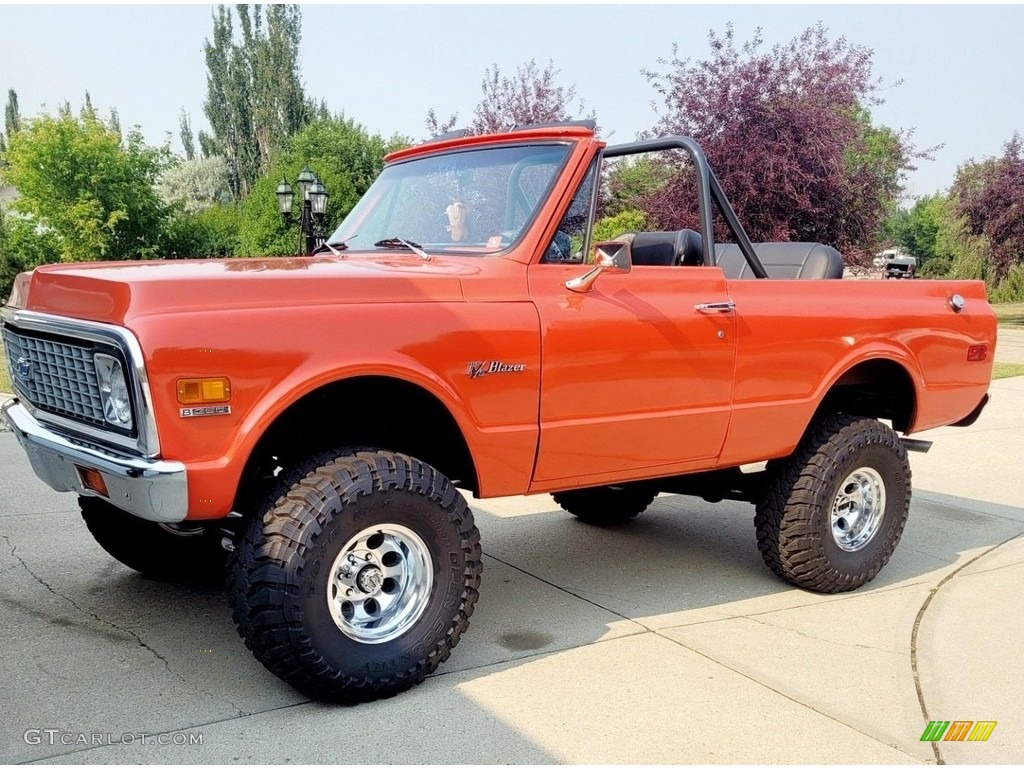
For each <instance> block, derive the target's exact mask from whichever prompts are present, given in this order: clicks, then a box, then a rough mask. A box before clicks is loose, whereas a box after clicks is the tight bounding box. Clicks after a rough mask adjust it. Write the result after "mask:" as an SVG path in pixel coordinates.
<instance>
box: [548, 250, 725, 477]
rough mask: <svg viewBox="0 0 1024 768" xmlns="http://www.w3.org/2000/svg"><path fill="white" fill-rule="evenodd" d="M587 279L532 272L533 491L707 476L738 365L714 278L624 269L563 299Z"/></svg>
mask: <svg viewBox="0 0 1024 768" xmlns="http://www.w3.org/2000/svg"><path fill="white" fill-rule="evenodd" d="M586 270H587V267H586V266H585V265H582V264H566V263H564V262H563V263H544V262H541V263H537V264H534V265H532V266H531V267H530V273H529V282H530V291H531V294H532V297H533V300H534V302H535V303H536V306H537V311H538V313H539V315H540V323H541V328H542V339H541V397H540V445H539V449H538V455H537V462H536V467H535V469H534V482H533V485H532V486H531V490H535V491H543V490H546V489H549V488H562V487H565V486H566V483H565V482H564V481H565V480H568V479H570V478H571V479H573V480H575V481H578V482H573V483H572V485H596V484H603V483H607V482H614V481H616V480H621V479H629V478H638V477H644V476H646V477H653V476H657V475H663V474H673V473H676V472H682V471H687V470H696V469H701V468H709V467H712V466H714V464H715V461H716V459H717V457H718V455H719V453H720V451H721V448H722V444H723V442H724V440H725V435H726V432H727V430H728V427H729V418H730V412H731V400H732V383H733V368H734V363H735V355H736V332H735V331H736V317H735V312H733V311H730V310H729V309H728V307H729V294H728V290H727V286H726V281H725V278H724V276H723V274H722V271H721V270H720V269H717V268H714V267H688V266H633V268H632V271H631V272H629V273H628V274H613V273H605V274H602V275H601V276H600V277H598V279H597V281H596V283H595V285H594V289H593V291H591V292H589V293H574V292H573V291H570V290H569V289H568V288H566V287H565V281H566V280H568V279H570V278H573V277H578V276H579V275H581V274H582V273H584V272H585V271H586ZM715 304H717V305H719V307H717V308H716V307H704V308H703V309H701V308H698V305H715Z"/></svg>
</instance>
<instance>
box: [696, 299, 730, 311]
mask: <svg viewBox="0 0 1024 768" xmlns="http://www.w3.org/2000/svg"><path fill="white" fill-rule="evenodd" d="M694 309H696V310H697V311H698V312H707V313H714V312H735V311H736V302H735V301H713V302H711V303H710V304H697V305H696V306H694Z"/></svg>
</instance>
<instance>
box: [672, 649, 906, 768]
mask: <svg viewBox="0 0 1024 768" xmlns="http://www.w3.org/2000/svg"><path fill="white" fill-rule="evenodd" d="M654 634H655V635H657V636H658V637H660V638H662V639H663V640H668V641H669V642H670V643H675V644H676V645H678V646H679V647H680V648H685V649H686V650H688V651H691V652H692V653H695V654H697V655H698V656H700V657H702V658H705V659H707V660H708V661H710V662H711V663H712V664H716V665H718V666H720V667H722V668H723V669H727V670H729V671H730V672H733V673H734V674H737V675H739V676H740V677H743V678H745V679H747V680H749V681H750V682H752V683H754V684H755V685H759V686H761V687H762V688H765V689H767V690H769V691H771V692H772V693H774V694H776V695H778V696H781V697H782V698H784V699H787V700H788V701H791V702H793V703H794V704H797V705H799V706H801V707H803V708H804V709H809V710H810V711H811V712H815V713H817V714H819V715H821V716H822V717H824V718H827V719H828V720H831V721H832V722H834V723H838V724H839V725H841V726H843V727H844V728H849V729H850V730H851V731H855V732H856V733H859V734H860V735H861V736H864V737H866V738H869V739H871V740H872V741H876V742H878V743H879V744H884V745H885V746H887V747H889V748H890V749H893V750H895V751H897V752H900V753H902V754H904V755H907V756H909V757H912V758H913V759H914V762H920V757H919V756H918V755H915V754H913V753H912V752H908V751H907V750H905V749H903V748H902V747H901V746H899V745H898V744H892V743H890V742H888V741H884V740H883V739H880V738H879V737H878V736H876V735H875V734H873V733H868V732H867V731H864V730H862V729H860V728H858V727H857V726H855V725H851V724H850V723H847V722H844V721H843V720H840V719H839V718H837V717H836V716H835V715H830V714H829V713H828V712H824V711H822V710H820V709H818V708H817V707H814V706H811V705H810V704H808V703H807V702H806V701H801V700H800V699H797V698H795V697H793V696H791V695H790V694H788V693H786V692H785V691H782V690H779V689H778V688H775V687H773V686H771V685H769V684H768V683H766V682H765V681H764V680H759V679H758V678H756V677H753V676H752V675H749V674H747V673H746V672H744V671H743V670H741V669H737V668H736V667H733V666H730V665H729V664H726V663H725V662H723V661H722V660H721V659H716V658H715V657H714V656H711V655H709V654H707V653H705V652H704V651H702V650H700V649H699V648H694V647H693V646H690V645H687V644H686V643H684V642H683V641H682V640H679V639H677V638H674V637H670V636H669V635H664V634H662V633H661V632H659V631H657V630H655V631H654Z"/></svg>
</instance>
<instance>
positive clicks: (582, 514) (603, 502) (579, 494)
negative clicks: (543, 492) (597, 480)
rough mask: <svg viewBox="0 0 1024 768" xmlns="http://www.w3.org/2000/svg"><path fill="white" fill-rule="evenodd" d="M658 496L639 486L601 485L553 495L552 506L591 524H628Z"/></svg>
mask: <svg viewBox="0 0 1024 768" xmlns="http://www.w3.org/2000/svg"><path fill="white" fill-rule="evenodd" d="M657 495H658V494H657V493H656V492H655V491H652V490H649V489H647V488H644V487H643V486H639V485H604V486H601V487H599V488H580V489H579V490H575V491H560V492H559V493H555V494H552V496H553V498H554V500H555V503H556V504H558V506H560V507H561V508H562V509H564V510H565V511H566V512H568V513H569V514H572V515H575V516H576V517H578V518H579V519H580V520H582V521H583V522H585V523H590V524H591V525H601V526H613V525H622V524H624V523H628V522H629V521H630V520H632V519H633V518H634V517H636V516H637V515H639V514H640V513H641V512H643V511H644V510H645V509H647V507H649V506H650V505H651V502H652V501H654V497H655V496H657Z"/></svg>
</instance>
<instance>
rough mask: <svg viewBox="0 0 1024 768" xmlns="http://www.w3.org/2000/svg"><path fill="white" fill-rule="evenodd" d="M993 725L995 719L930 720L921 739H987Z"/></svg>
mask: <svg viewBox="0 0 1024 768" xmlns="http://www.w3.org/2000/svg"><path fill="white" fill-rule="evenodd" d="M995 727H996V721H995V720H954V721H953V722H950V721H949V720H931V721H929V722H928V725H927V726H925V729H924V733H922V734H921V741H988V737H989V736H991V735H992V731H993V730H995ZM943 734H945V736H943Z"/></svg>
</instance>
